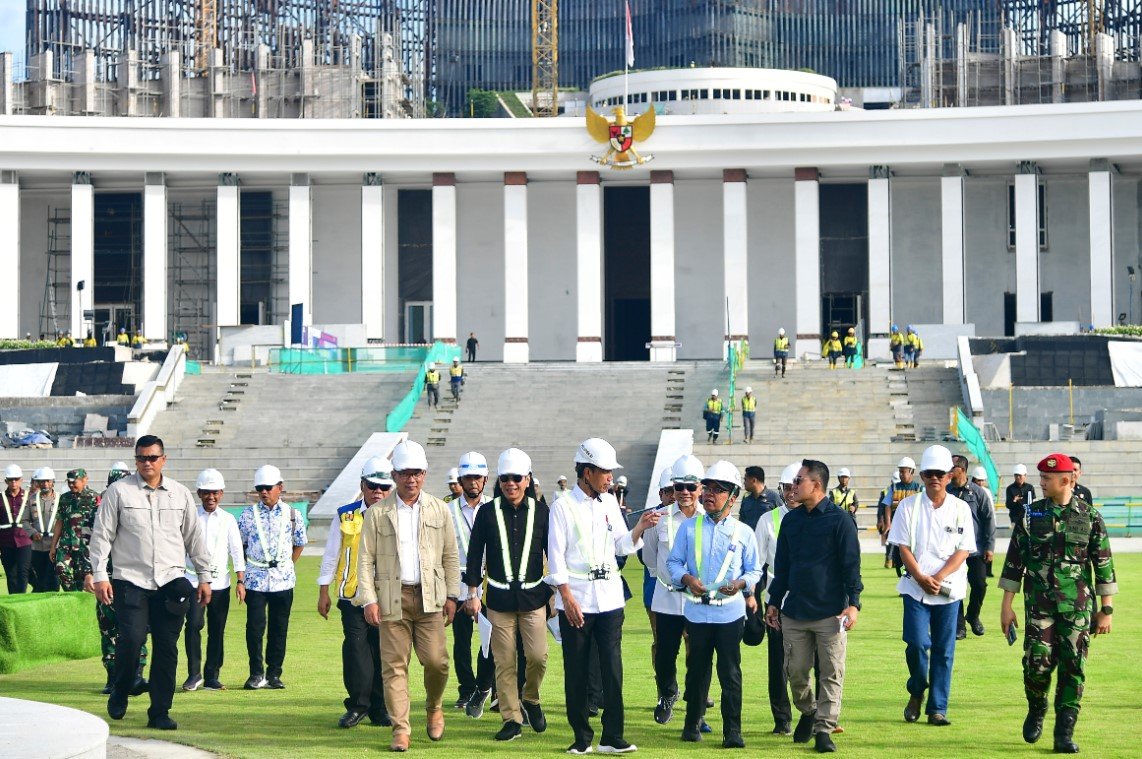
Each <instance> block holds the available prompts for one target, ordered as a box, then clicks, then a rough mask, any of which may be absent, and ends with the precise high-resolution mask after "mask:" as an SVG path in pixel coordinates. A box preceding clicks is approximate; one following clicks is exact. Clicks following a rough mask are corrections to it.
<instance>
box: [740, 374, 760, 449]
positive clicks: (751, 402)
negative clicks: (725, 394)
mask: <svg viewBox="0 0 1142 759" xmlns="http://www.w3.org/2000/svg"><path fill="white" fill-rule="evenodd" d="M755 416H757V396H756V395H754V394H753V388H752V387H747V388H746V389H745V395H743V396H742V436H743V437H744V438H745V441H746V442H747V443H752V442H753V423H754V417H755Z"/></svg>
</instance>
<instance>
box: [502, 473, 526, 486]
mask: <svg viewBox="0 0 1142 759" xmlns="http://www.w3.org/2000/svg"><path fill="white" fill-rule="evenodd" d="M500 482H514V483H516V484H517V485H518V484H519V483H521V482H523V475H522V474H501V475H500Z"/></svg>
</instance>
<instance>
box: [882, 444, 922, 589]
mask: <svg viewBox="0 0 1142 759" xmlns="http://www.w3.org/2000/svg"><path fill="white" fill-rule="evenodd" d="M896 472H897V474H898V475H899V476H900V481H899V482H895V481H894V482H893V483H892V484H891V485H889V487H888V491H887V492H886V493H885V494H884V499H883V501H882V503H883V504H884V535H885V554H884V568H885V569H895V570H896V575H897V576H898V577H899V576H900V575H901V574H902V573H903V566H904V565H903V564H901V563H900V552H899V551H897V550H896V546H894V545H892V544H891V543H889V542H888V538H887V535H888V533H889V532H890V531H891V530H892V519H893V517H894V516H896V509H897V507H899V506H900V502H901V501H903V500H904V499H905V498H907V497H908V496H912V495H916V494H917V493H919V492H920V491H921V490H922V489H923V486H922V485H921V484H920V481H919V480H917V479H916V462H915V461H914V460H912V458H911V457H910V456H905V457H904V458H902V459H900V461H898V462H897V463H896Z"/></svg>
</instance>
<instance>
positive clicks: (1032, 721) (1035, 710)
mask: <svg viewBox="0 0 1142 759" xmlns="http://www.w3.org/2000/svg"><path fill="white" fill-rule="evenodd" d="M1046 716H1047V706H1046V704H1044V705H1043V706H1028V707H1027V719H1025V720H1023V740H1025V741H1027V742H1028V743H1035V742H1036V741H1038V740H1039V738H1040V737H1041V736H1042V735H1043V718H1044V717H1046Z"/></svg>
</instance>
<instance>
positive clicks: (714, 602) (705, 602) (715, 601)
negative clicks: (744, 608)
mask: <svg viewBox="0 0 1142 759" xmlns="http://www.w3.org/2000/svg"><path fill="white" fill-rule="evenodd" d="M684 598H685V599H686V600H687V601H689V602H690V603H695V604H701V605H702V606H724V605H725V604H726V603H728V602H730V601H732V600H734V599H732V598H710V597H709V596H695V595H692V594H690V593H687V594H686V595H685V596H684Z"/></svg>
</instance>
